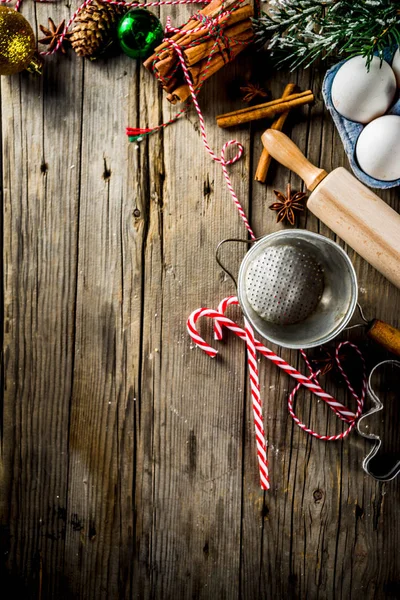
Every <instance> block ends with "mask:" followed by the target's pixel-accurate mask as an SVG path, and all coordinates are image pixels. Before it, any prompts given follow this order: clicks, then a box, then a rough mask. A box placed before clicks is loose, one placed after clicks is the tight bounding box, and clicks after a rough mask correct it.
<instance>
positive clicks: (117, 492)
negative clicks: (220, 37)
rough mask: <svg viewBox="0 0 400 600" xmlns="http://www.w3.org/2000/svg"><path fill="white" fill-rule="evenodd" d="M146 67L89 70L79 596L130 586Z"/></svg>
mask: <svg viewBox="0 0 400 600" xmlns="http://www.w3.org/2000/svg"><path fill="white" fill-rule="evenodd" d="M138 66H139V65H137V64H136V63H135V62H134V61H131V60H129V59H128V58H127V57H125V56H120V57H117V58H114V59H110V60H109V61H108V62H107V63H104V62H99V63H89V62H87V63H85V64H84V81H83V85H84V96H83V109H82V123H83V134H82V153H81V186H80V187H81V193H80V212H79V254H78V289H77V308H76V347H75V368H74V387H73V394H72V404H71V430H70V445H69V459H70V461H69V481H68V485H69V498H68V517H69V518H70V519H71V523H72V527H70V528H69V529H68V530H67V535H66V550H65V552H66V562H65V577H66V579H67V581H68V582H69V586H70V593H71V596H72V597H83V596H87V597H96V598H103V597H104V598H106V597H110V596H111V597H113V596H117V595H118V594H119V593H121V594H124V595H125V594H126V593H127V590H129V586H130V578H131V575H130V566H129V548H130V549H131V551H132V545H133V515H132V490H133V485H134V484H133V482H134V470H133V466H134V452H135V437H134V429H133V428H134V423H135V420H136V419H137V409H136V405H135V402H136V399H137V395H138V387H139V384H138V376H139V364H140V361H139V349H140V343H141V342H140V321H141V309H140V307H141V302H142V297H141V285H142V283H141V278H142V275H141V268H142V267H141V256H142V238H143V231H144V227H143V221H140V220H138V219H135V217H134V214H133V213H134V210H135V209H136V210H137V211H141V210H142V204H144V203H145V201H146V200H145V194H146V178H147V168H146V165H145V164H144V165H141V164H139V165H138V163H137V161H136V154H135V150H134V148H132V147H129V146H128V143H127V139H126V137H125V135H124V126H125V125H126V124H127V113H128V110H127V107H128V103H129V101H131V102H133V106H134V105H135V92H134V90H133V93H132V96H133V97H132V96H131V97H130V98H128V97H127V89H128V83H129V81H130V80H131V79H132V80H135V78H136V72H137V69H138ZM132 182H133V183H132ZM132 185H134V186H135V187H134V189H135V188H136V194H135V195H136V198H134V201H132V200H133V198H132V191H131V190H132ZM135 214H138V213H137V212H136V213H135ZM126 553H128V554H126ZM121 554H122V557H123V558H122V559H121V560H120V555H121Z"/></svg>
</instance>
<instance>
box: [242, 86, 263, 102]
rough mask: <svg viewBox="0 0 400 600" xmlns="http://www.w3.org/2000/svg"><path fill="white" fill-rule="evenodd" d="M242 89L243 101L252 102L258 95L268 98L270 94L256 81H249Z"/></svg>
mask: <svg viewBox="0 0 400 600" xmlns="http://www.w3.org/2000/svg"><path fill="white" fill-rule="evenodd" d="M240 91H241V92H243V94H244V96H243V98H242V100H243V102H251V101H252V100H254V99H255V98H258V97H260V98H267V97H268V95H269V94H268V92H266V91H265V90H264V89H263V88H262V87H260V86H259V85H258V84H254V83H248V84H247V85H245V86H243V87H241V88H240Z"/></svg>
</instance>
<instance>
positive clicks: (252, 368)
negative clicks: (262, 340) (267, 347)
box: [245, 319, 270, 490]
mask: <svg viewBox="0 0 400 600" xmlns="http://www.w3.org/2000/svg"><path fill="white" fill-rule="evenodd" d="M245 331H246V347H247V364H248V366H249V378H250V389H251V398H252V404H253V415H254V426H255V431H256V444H257V455H258V466H259V471H260V483H261V489H263V490H269V487H270V483H269V476H268V461H267V453H266V444H265V434H264V422H263V416H262V408H261V395H260V383H259V379H258V367H257V355H256V348H255V339H254V333H253V329H252V327H251V325H250V324H249V323H248V321H247V320H246V319H245Z"/></svg>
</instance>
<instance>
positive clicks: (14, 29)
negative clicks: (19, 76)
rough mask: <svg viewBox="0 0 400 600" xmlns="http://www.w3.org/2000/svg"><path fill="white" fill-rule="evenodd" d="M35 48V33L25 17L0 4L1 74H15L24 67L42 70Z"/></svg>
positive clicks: (31, 69) (30, 69)
mask: <svg viewBox="0 0 400 600" xmlns="http://www.w3.org/2000/svg"><path fill="white" fill-rule="evenodd" d="M35 49H36V44H35V34H34V33H33V30H32V27H31V26H30V25H29V23H28V21H27V20H26V19H25V17H23V16H22V15H21V13H19V12H17V11H16V10H13V9H12V8H8V7H7V6H0V75H13V74H14V73H19V72H20V71H23V70H24V69H28V70H29V71H36V72H40V60H39V59H38V58H37V57H36V56H35Z"/></svg>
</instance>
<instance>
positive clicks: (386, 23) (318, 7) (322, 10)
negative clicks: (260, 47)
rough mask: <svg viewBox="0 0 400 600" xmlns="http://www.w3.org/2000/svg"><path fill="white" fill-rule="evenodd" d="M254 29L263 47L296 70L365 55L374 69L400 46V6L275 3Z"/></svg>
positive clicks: (332, 0)
mask: <svg viewBox="0 0 400 600" xmlns="http://www.w3.org/2000/svg"><path fill="white" fill-rule="evenodd" d="M253 25H254V30H255V37H256V40H257V41H258V43H259V44H266V47H267V48H268V49H269V50H270V51H271V55H272V56H273V58H274V59H275V62H276V63H277V65H278V66H289V67H290V69H291V70H293V69H296V68H298V67H300V66H303V67H309V66H310V65H311V64H312V63H313V62H314V61H315V60H316V59H317V58H322V59H323V60H324V59H326V58H327V57H328V56H331V55H335V56H339V57H340V56H346V57H350V56H355V55H357V54H361V55H362V56H364V57H365V59H366V64H367V65H369V64H370V62H371V60H372V57H373V55H374V54H378V56H379V57H380V59H381V60H382V59H383V52H384V50H385V48H389V49H391V50H394V49H395V47H396V46H399V45H400V7H399V3H398V2H392V1H391V0H325V1H323V0H271V3H270V7H269V11H268V13H262V14H261V16H260V18H259V19H254V20H253Z"/></svg>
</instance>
